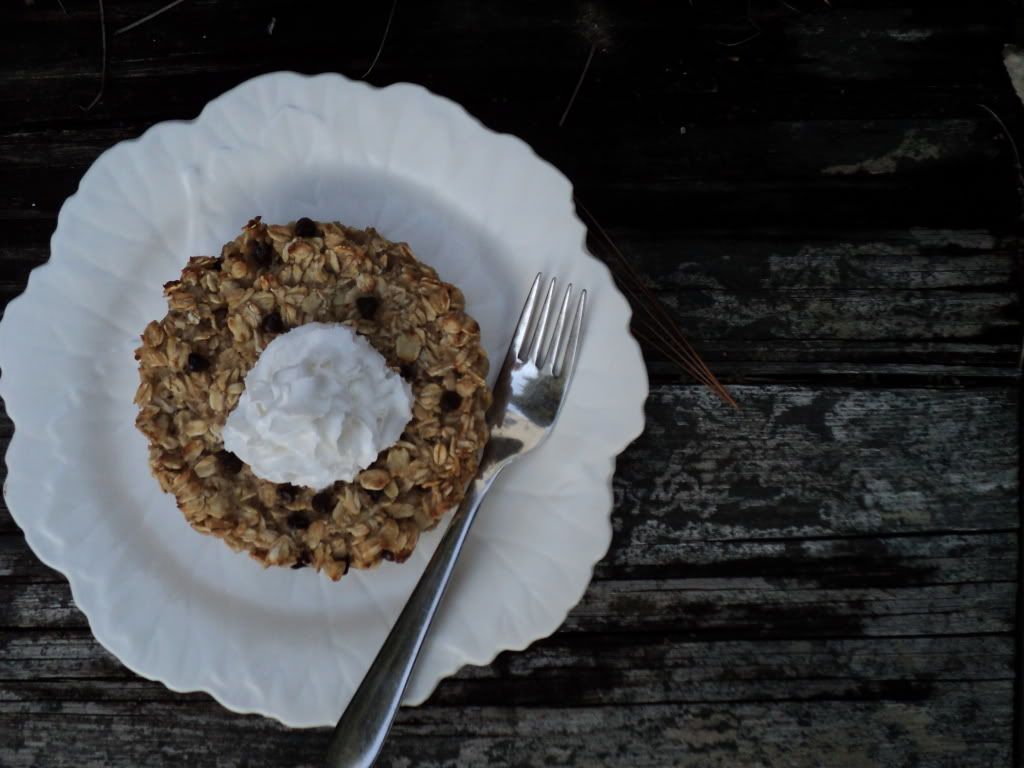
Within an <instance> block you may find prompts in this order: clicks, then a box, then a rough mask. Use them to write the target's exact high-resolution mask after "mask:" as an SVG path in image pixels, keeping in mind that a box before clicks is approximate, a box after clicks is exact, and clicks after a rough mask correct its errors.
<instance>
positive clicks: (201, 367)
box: [185, 352, 210, 373]
mask: <svg viewBox="0 0 1024 768" xmlns="http://www.w3.org/2000/svg"><path fill="white" fill-rule="evenodd" d="M185 367H186V368H187V369H188V370H190V371H191V372H192V373H201V372H202V371H205V370H206V369H207V368H209V367H210V361H209V360H207V359H206V358H205V357H203V356H202V355H200V354H199V353H197V352H190V353H189V355H188V362H187V363H186V364H185Z"/></svg>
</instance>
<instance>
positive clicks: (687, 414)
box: [0, 385, 1019, 548]
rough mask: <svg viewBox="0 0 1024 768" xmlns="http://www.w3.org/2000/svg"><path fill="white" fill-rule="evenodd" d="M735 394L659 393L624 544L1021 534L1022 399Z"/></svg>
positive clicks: (623, 520) (997, 390) (621, 477)
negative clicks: (737, 406) (734, 403)
mask: <svg viewBox="0 0 1024 768" xmlns="http://www.w3.org/2000/svg"><path fill="white" fill-rule="evenodd" d="M733 390H734V394H735V396H736V397H737V399H738V400H739V401H740V403H741V404H742V410H740V411H738V412H736V411H732V410H730V409H728V408H725V407H723V406H722V405H721V404H720V403H719V402H718V401H717V400H715V399H714V398H713V397H712V396H711V395H710V394H708V393H707V392H706V391H704V390H703V389H701V388H699V387H692V386H680V385H659V386H655V387H654V388H653V390H652V392H651V397H650V398H649V400H648V403H647V429H646V432H645V433H644V435H643V436H642V437H641V438H640V439H639V440H638V441H637V442H636V443H634V445H633V446H631V447H630V448H629V449H628V450H627V451H626V452H625V453H624V454H623V455H622V456H621V457H620V458H619V462H618V471H617V474H616V481H615V492H616V504H617V509H618V518H617V525H618V526H620V529H621V532H620V534H619V535H620V537H624V538H622V539H620V540H624V541H625V540H628V541H631V542H634V543H633V544H632V546H638V547H643V548H657V547H660V546H668V547H673V546H676V545H677V544H678V543H680V542H683V541H701V540H706V539H750V538H784V537H807V536H845V535H863V534H874V533H881V532H897V533H898V532H916V531H935V530H947V529H948V530H993V529H996V530H1009V529H1012V528H1016V526H1017V500H1016V483H1017V478H1018V470H1017V460H1018V455H1019V451H1018V442H1017V433H1016V426H1015V421H1014V419H1015V415H1016V414H1017V413H1018V405H1017V400H1016V394H1015V393H1014V391H1013V390H1012V389H1008V388H1003V387H988V388H977V389H971V390H969V391H958V390H937V389H922V388H905V389H896V390H886V389H877V390H858V389H844V388H825V389H813V388H808V387H798V386H793V387H786V386H772V387H746V386H740V387H734V388H733ZM964 446H970V450H969V451H965V450H964ZM940 480H941V482H940ZM0 526H2V527H4V528H5V529H6V530H11V529H12V526H11V524H10V521H9V518H6V517H5V518H3V519H0Z"/></svg>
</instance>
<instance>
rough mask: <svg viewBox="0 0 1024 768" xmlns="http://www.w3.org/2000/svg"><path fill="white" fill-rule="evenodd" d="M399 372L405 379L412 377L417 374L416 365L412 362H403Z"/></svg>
mask: <svg viewBox="0 0 1024 768" xmlns="http://www.w3.org/2000/svg"><path fill="white" fill-rule="evenodd" d="M398 372H399V373H400V374H402V378H403V379H412V378H414V377H415V376H416V366H414V365H413V364H412V363H402V365H401V367H399V369H398Z"/></svg>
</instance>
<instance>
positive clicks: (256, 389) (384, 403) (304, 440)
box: [223, 323, 413, 490]
mask: <svg viewBox="0 0 1024 768" xmlns="http://www.w3.org/2000/svg"><path fill="white" fill-rule="evenodd" d="M412 403H413V396H412V388H411V387H410V386H409V384H408V382H406V381H404V380H403V379H402V377H401V376H400V375H399V374H398V373H397V372H395V371H393V370H391V369H390V368H389V367H388V366H387V363H386V362H385V360H384V358H383V357H382V356H381V354H380V353H379V352H377V350H375V349H374V348H373V347H372V346H371V345H370V344H369V342H367V341H366V339H364V338H363V337H362V336H359V335H358V334H356V333H355V332H353V331H352V329H351V328H349V327H348V326H345V325H342V324H340V323H307V324H305V325H302V326H299V327H298V328H295V329H294V330H291V331H289V332H287V333H284V334H282V335H280V336H278V337H276V338H275V339H274V340H273V341H271V342H270V344H268V345H267V347H266V348H265V349H264V350H263V352H262V353H261V354H260V356H259V358H258V359H257V360H256V364H255V365H254V366H253V367H252V369H251V370H250V371H249V373H248V374H247V375H246V377H245V390H244V391H243V392H242V395H241V397H240V398H239V401H238V405H237V406H236V407H235V409H234V410H233V411H231V413H230V414H229V415H228V418H227V422H226V423H225V425H224V429H223V437H224V447H225V448H226V449H227V450H229V451H232V452H233V453H234V454H236V455H237V456H238V457H239V458H240V459H241V460H242V461H244V462H245V463H247V464H248V465H249V466H250V467H251V468H252V471H253V473H254V474H256V476H257V477H261V478H263V479H264V480H269V481H271V482H274V483H292V484H294V485H300V486H307V487H309V488H313V489H316V490H319V489H321V488H326V487H327V486H329V485H331V484H332V483H334V482H335V481H338V480H341V481H344V482H350V481H352V480H353V479H354V478H355V477H356V475H357V474H358V473H359V472H360V471H361V470H362V469H365V468H366V467H368V466H370V464H372V463H373V462H374V461H375V460H376V458H377V456H378V454H380V452H381V451H382V450H384V449H385V448H388V447H390V446H391V445H393V444H394V443H395V442H396V441H397V440H398V439H399V437H401V435H402V431H403V430H404V429H405V427H406V425H407V424H408V422H409V419H410V418H411V417H412Z"/></svg>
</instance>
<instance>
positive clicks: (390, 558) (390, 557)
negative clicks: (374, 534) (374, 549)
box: [380, 549, 395, 563]
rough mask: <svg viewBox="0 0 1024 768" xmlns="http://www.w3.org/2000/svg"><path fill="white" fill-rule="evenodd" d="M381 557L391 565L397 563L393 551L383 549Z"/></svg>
mask: <svg viewBox="0 0 1024 768" xmlns="http://www.w3.org/2000/svg"><path fill="white" fill-rule="evenodd" d="M380 556H381V557H382V558H383V559H385V560H387V561H388V562H389V563H393V562H395V553H394V552H392V551H391V550H389V549H382V550H381V553H380Z"/></svg>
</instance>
